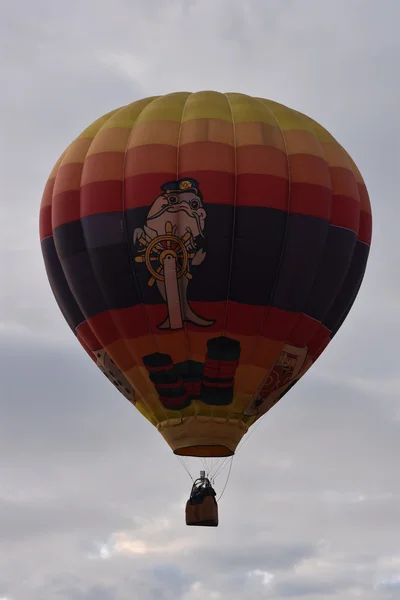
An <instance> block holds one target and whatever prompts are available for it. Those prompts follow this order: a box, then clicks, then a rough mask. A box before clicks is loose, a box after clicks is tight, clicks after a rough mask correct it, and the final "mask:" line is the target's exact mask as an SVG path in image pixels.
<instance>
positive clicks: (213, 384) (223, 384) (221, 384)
mask: <svg viewBox="0 0 400 600" xmlns="http://www.w3.org/2000/svg"><path fill="white" fill-rule="evenodd" d="M201 384H202V385H204V386H205V387H208V388H231V387H232V386H233V381H202V382H201Z"/></svg>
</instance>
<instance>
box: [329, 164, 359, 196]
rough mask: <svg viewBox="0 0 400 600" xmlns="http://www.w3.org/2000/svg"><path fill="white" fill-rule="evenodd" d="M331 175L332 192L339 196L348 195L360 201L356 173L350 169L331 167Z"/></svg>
mask: <svg viewBox="0 0 400 600" xmlns="http://www.w3.org/2000/svg"><path fill="white" fill-rule="evenodd" d="M329 175H330V179H331V183H332V192H333V193H334V194H337V195H339V196H348V197H349V198H354V199H355V200H357V201H359V194H358V188H357V182H356V180H355V177H354V174H353V173H352V172H351V171H350V170H349V169H343V168H342V167H330V168H329Z"/></svg>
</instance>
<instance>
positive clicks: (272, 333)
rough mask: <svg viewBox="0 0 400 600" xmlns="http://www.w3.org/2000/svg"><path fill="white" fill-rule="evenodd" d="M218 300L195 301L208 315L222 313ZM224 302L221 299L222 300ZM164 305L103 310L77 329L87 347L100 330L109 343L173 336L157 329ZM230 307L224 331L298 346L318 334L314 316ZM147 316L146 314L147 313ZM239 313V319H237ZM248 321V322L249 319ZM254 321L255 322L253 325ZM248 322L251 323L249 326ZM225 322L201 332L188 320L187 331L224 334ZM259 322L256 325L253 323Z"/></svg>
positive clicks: (211, 335) (93, 344)
mask: <svg viewBox="0 0 400 600" xmlns="http://www.w3.org/2000/svg"><path fill="white" fill-rule="evenodd" d="M218 304H219V303H194V304H193V306H194V307H195V309H196V310H198V311H200V313H201V312H203V313H204V314H207V315H208V316H211V315H214V314H217V313H220V314H222V311H220V306H218ZM221 304H222V303H221ZM165 310H166V308H165V305H164V304H158V305H153V306H142V305H137V306H134V307H129V308H125V309H120V310H114V311H104V312H102V313H100V314H98V315H96V316H94V317H92V318H90V319H88V320H87V321H85V323H82V324H81V325H79V328H78V331H77V333H78V334H79V336H80V337H82V339H84V340H85V343H86V344H87V346H88V347H90V348H93V349H96V346H97V343H98V342H97V338H96V337H95V336H94V334H93V332H97V333H101V338H102V340H103V343H104V344H105V345H106V346H108V345H110V344H112V343H114V342H116V341H117V340H118V339H127V340H133V339H135V338H144V337H146V336H149V339H150V337H151V335H152V333H151V332H152V331H156V333H157V336H160V337H163V338H165V340H166V342H167V343H168V339H170V338H171V335H172V338H171V339H173V338H174V337H175V336H177V333H176V332H171V331H168V330H160V329H157V323H158V322H160V321H162V320H163V319H164V317H165ZM228 310H229V312H230V315H231V320H230V325H231V326H230V327H227V328H226V330H224V332H225V334H226V335H228V337H229V336H230V335H235V336H238V337H239V338H240V337H241V336H242V337H250V338H257V337H260V336H261V337H264V338H266V339H269V340H273V341H278V342H281V343H289V344H292V345H296V346H299V347H303V346H305V345H307V343H308V341H309V340H310V339H311V338H312V337H313V336H314V335H315V333H316V331H317V330H318V329H319V328H320V326H321V324H320V323H319V322H318V321H315V320H314V319H312V318H311V317H308V316H307V315H304V314H298V313H289V312H287V311H283V310H279V309H276V308H275V307H272V306H269V307H262V311H261V309H260V307H256V310H257V312H258V318H257V319H256V318H255V317H254V315H253V314H252V313H253V311H254V307H251V306H244V305H240V304H237V303H235V302H229V303H228ZM145 315H146V316H147V318H148V320H147V318H144V316H145ZM235 316H236V319H235ZM248 322H249V323H248ZM252 323H253V326H252ZM247 324H248V326H247ZM221 325H222V323H221V322H220V323H218V324H216V325H213V326H212V328H207V331H206V332H205V331H202V332H201V333H199V329H198V328H196V327H195V326H194V325H192V324H190V323H189V324H188V331H190V332H191V339H192V340H194V339H195V338H196V333H198V334H199V336H200V337H204V335H205V336H206V338H207V339H212V338H214V337H216V335H217V334H218V336H219V335H220V334H221V331H222V328H221ZM254 325H256V327H255V326H254ZM260 325H261V327H260ZM115 326H116V327H117V328H118V332H119V333H118V335H116V333H115V331H116V330H115ZM181 343H182V344H183V345H185V337H182V338H181Z"/></svg>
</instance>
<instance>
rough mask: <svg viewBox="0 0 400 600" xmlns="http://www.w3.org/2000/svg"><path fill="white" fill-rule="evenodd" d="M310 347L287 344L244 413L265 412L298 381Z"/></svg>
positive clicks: (256, 414) (253, 414) (260, 413)
mask: <svg viewBox="0 0 400 600" xmlns="http://www.w3.org/2000/svg"><path fill="white" fill-rule="evenodd" d="M307 354H308V349H307V348H298V347H297V346H292V345H291V344H285V345H284V346H283V348H282V350H281V352H280V354H279V356H278V358H277V360H276V362H275V364H274V366H273V367H272V369H271V371H270V372H269V373H268V375H267V376H266V377H265V379H264V380H263V382H262V383H261V387H260V389H259V391H258V392H257V393H256V394H255V396H254V397H253V399H252V400H251V402H250V403H249V404H248V406H247V407H246V408H245V410H244V412H243V414H245V415H248V416H257V417H260V416H261V415H263V414H265V413H266V412H267V410H269V409H270V408H272V406H274V404H276V403H277V402H278V400H280V399H281V398H282V396H283V395H284V394H286V392H288V391H289V389H290V388H291V387H293V385H294V384H295V383H296V382H297V381H298V379H299V375H300V373H301V374H303V372H302V369H303V367H304V366H305V361H306V358H307Z"/></svg>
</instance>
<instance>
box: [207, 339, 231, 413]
mask: <svg viewBox="0 0 400 600" xmlns="http://www.w3.org/2000/svg"><path fill="white" fill-rule="evenodd" d="M239 358H240V342H238V341H237V340H233V339H231V338H228V337H225V336H221V337H218V338H213V339H211V340H208V342H207V356H206V361H205V364H204V369H203V380H202V383H201V400H202V401H203V402H205V403H206V404H210V405H213V406H225V405H226V404H230V403H231V402H232V400H233V388H234V383H235V374H236V370H237V367H238V364H239Z"/></svg>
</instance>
